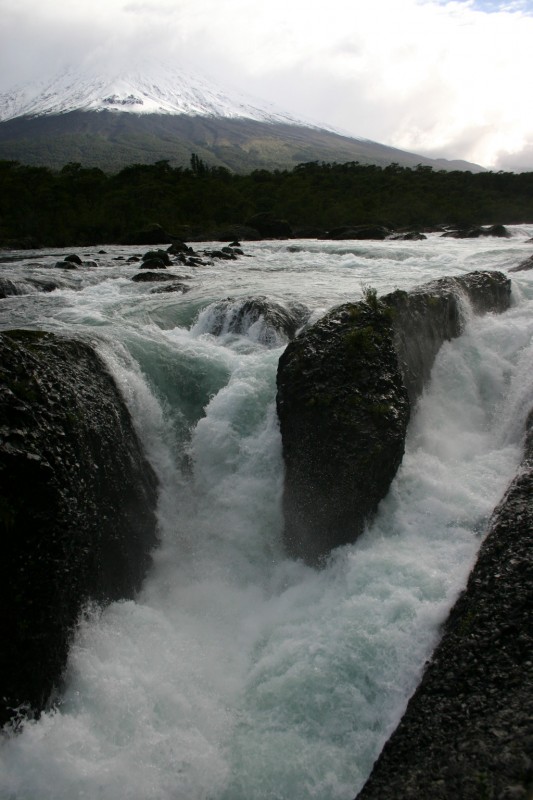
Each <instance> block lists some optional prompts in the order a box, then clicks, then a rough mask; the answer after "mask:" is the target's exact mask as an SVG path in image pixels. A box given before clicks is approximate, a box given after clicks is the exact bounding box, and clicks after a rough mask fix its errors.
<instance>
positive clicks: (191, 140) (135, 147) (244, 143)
mask: <svg viewBox="0 0 533 800" xmlns="http://www.w3.org/2000/svg"><path fill="white" fill-rule="evenodd" d="M191 153H196V154H197V155H198V156H199V157H200V158H201V159H202V160H203V161H204V162H205V163H206V164H207V165H208V166H213V167H216V166H220V167H225V168H227V169H230V170H232V171H235V172H248V171H252V170H255V169H270V170H272V169H291V168H293V167H294V166H295V165H296V164H300V163H305V162H310V161H318V162H321V161H324V162H330V163H331V162H339V163H343V162H346V161H359V162H360V163H362V164H378V165H383V166H385V165H387V164H391V163H398V164H401V165H404V166H411V167H414V166H417V165H418V164H426V165H430V166H435V167H437V168H439V169H442V168H444V169H472V168H474V169H475V165H471V164H467V163H466V162H443V161H439V160H433V159H429V158H424V157H423V156H419V155H416V154H415V153H406V152H404V151H402V150H397V149H396V148H393V147H389V146H387V145H383V144H379V143H377V142H370V141H368V139H361V138H358V137H355V136H352V135H349V134H343V133H341V132H340V131H337V130H335V129H334V128H331V127H329V126H328V125H324V124H320V123H318V124H317V123H316V122H312V121H310V120H305V119H301V118H300V119H299V118H296V117H295V116H293V115H291V114H289V113H287V112H285V111H283V110H280V109H279V108H276V107H275V106H274V105H273V104H270V103H267V102H263V101H258V100H256V99H254V98H250V97H248V96H245V95H244V94H241V93H239V92H236V91H231V90H227V89H222V88H219V87H218V86H216V85H215V84H214V83H213V82H212V81H210V80H209V79H207V78H204V77H201V76H199V75H197V74H191V73H190V72H186V71H185V70H183V69H179V68H175V67H169V66H167V65H166V64H162V63H159V62H154V61H141V62H139V61H137V62H136V64H135V66H134V67H133V68H131V67H128V68H126V69H121V70H114V71H111V70H110V69H106V70H102V69H95V68H94V67H87V66H85V67H83V68H82V67H79V66H76V67H72V66H71V67H69V68H67V69H65V70H64V71H63V72H62V73H61V74H59V75H56V76H55V77H53V78H50V79H47V78H43V79H42V80H41V81H39V82H33V83H32V84H26V85H22V86H18V87H15V88H14V89H12V90H11V91H9V92H5V93H4V94H1V95H0V160H1V159H8V160H16V161H20V162H21V163H24V164H33V165H39V166H48V167H53V168H61V167H62V166H63V165H64V164H66V163H68V162H75V163H80V164H82V165H83V166H90V167H99V168H101V169H105V170H109V171H116V170H118V169H120V168H122V167H125V166H127V165H129V164H134V163H139V164H141V163H142V164H153V163H154V162H156V161H160V160H167V161H169V162H170V163H171V164H172V165H180V166H187V165H188V164H189V162H190V158H191Z"/></svg>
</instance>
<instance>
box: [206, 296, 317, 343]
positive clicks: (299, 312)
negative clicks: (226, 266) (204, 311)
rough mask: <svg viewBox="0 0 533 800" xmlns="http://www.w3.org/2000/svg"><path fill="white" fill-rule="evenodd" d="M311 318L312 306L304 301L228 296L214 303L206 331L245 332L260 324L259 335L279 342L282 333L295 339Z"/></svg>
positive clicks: (219, 332) (270, 341)
mask: <svg viewBox="0 0 533 800" xmlns="http://www.w3.org/2000/svg"><path fill="white" fill-rule="evenodd" d="M308 318H309V309H308V308H307V307H306V306H304V305H302V304H301V303H291V304H289V305H288V306H283V305H281V303H276V302H274V301H273V300H269V299H268V298H266V297H247V298H242V299H240V300H236V299H233V298H231V297H230V298H228V299H227V300H220V301H219V302H217V303H213V304H211V306H210V307H209V320H208V323H207V325H206V331H205V332H206V333H211V334H212V335H213V336H220V335H221V334H223V333H236V334H246V333H248V332H249V331H250V329H251V328H252V326H254V325H258V330H257V339H258V341H261V342H262V343H263V344H267V345H268V344H278V343H279V341H278V338H279V335H281V336H283V337H285V338H287V339H292V338H293V337H294V336H295V334H296V331H297V330H298V329H299V328H300V327H301V326H302V325H303V324H304V323H305V322H306V321H307V319H308Z"/></svg>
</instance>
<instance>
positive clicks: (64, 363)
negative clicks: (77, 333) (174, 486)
mask: <svg viewBox="0 0 533 800" xmlns="http://www.w3.org/2000/svg"><path fill="white" fill-rule="evenodd" d="M0 354H1V361H0V363H1V368H0V378H1V381H0V476H1V481H0V486H1V489H0V530H1V534H2V558H1V560H0V636H1V639H2V648H1V651H0V698H1V700H0V723H4V722H6V721H7V720H9V719H10V717H12V716H13V715H14V714H15V715H16V711H15V710H16V709H17V708H18V707H20V706H22V707H23V709H24V710H28V709H30V710H33V711H36V712H39V710H41V709H42V708H43V707H44V706H45V705H46V703H47V702H48V699H49V697H50V694H51V692H52V690H53V687H54V686H56V685H57V684H58V682H59V681H60V678H61V672H62V669H63V667H64V665H65V662H66V657H67V650H68V644H69V641H70V637H71V634H72V629H73V627H74V625H75V624H76V621H77V618H78V615H79V613H80V611H81V610H82V607H83V606H84V604H85V603H86V602H87V601H89V600H92V601H96V602H100V603H105V602H108V601H111V600H115V599H120V598H127V597H132V596H133V595H134V593H135V592H136V591H137V590H138V589H139V588H140V584H141V581H142V579H143V577H144V574H145V571H146V568H147V566H148V564H149V562H150V550H151V549H152V548H153V546H154V545H155V543H156V520H155V513H154V509H155V504H156V491H157V487H156V480H155V476H154V473H153V471H152V469H151V468H150V466H149V464H148V462H147V461H146V459H145V458H144V456H143V454H142V452H141V448H140V445H139V442H138V439H137V436H136V433H135V431H134V429H133V426H132V423H131V420H130V416H129V413H128V410H127V408H126V406H125V404H124V401H123V400H122V397H121V396H120V394H119V392H118V390H117V388H116V386H115V383H114V382H113V380H112V378H111V376H110V375H109V373H108V372H107V370H106V368H105V366H104V364H103V362H102V361H101V359H100V358H99V357H98V355H97V354H96V353H95V351H94V350H93V349H92V347H91V346H90V345H89V344H86V343H84V342H81V341H74V340H68V339H63V338H60V337H57V336H54V335H52V334H49V333H41V332H37V331H9V332H4V333H2V334H1V335H0Z"/></svg>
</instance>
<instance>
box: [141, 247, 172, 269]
mask: <svg viewBox="0 0 533 800" xmlns="http://www.w3.org/2000/svg"><path fill="white" fill-rule="evenodd" d="M169 250H170V248H169ZM169 250H149V251H148V252H147V253H144V255H143V256H142V261H144V263H145V264H146V263H148V262H151V261H162V262H163V264H164V265H165V266H166V267H170V265H171V264H172V261H171V260H170V256H169V254H168V253H169Z"/></svg>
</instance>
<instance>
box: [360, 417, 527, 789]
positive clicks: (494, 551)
mask: <svg viewBox="0 0 533 800" xmlns="http://www.w3.org/2000/svg"><path fill="white" fill-rule="evenodd" d="M532 497H533V411H532V412H531V413H530V415H529V419H528V422H527V435H526V442H525V452H524V459H523V461H522V465H521V467H520V469H519V472H518V474H517V477H516V478H515V480H514V481H513V482H512V483H511V485H510V487H509V488H508V490H507V492H506V494H505V496H504V498H503V500H502V502H501V503H500V505H499V506H498V507H497V508H496V510H495V512H494V514H493V517H492V520H491V523H490V524H489V531H488V534H487V537H486V538H485V541H484V542H483V544H482V546H481V549H480V553H479V556H478V559H477V563H476V566H475V567H474V569H473V571H472V573H471V575H470V579H469V581H468V585H467V587H466V590H465V591H464V593H463V594H462V595H461V597H460V598H459V600H458V601H457V603H456V604H455V607H454V608H453V610H452V613H451V615H450V617H449V618H448V620H447V622H446V624H445V626H444V633H443V637H442V639H441V642H440V644H439V646H438V647H437V649H436V651H435V653H434V655H433V658H432V659H431V661H430V663H429V664H428V665H427V668H426V671H425V674H424V676H423V679H422V682H421V683H420V685H419V687H418V689H417V690H416V692H415V694H414V695H413V697H412V698H411V701H410V702H409V705H408V707H407V711H406V712H405V714H404V716H403V719H402V721H401V722H400V725H399V726H398V728H397V729H396V731H395V732H394V734H393V735H392V737H391V738H390V739H389V741H388V742H387V744H386V745H385V748H384V750H383V752H382V754H381V756H380V757H379V759H378V761H377V762H376V764H375V765H374V769H373V771H372V773H371V775H370V778H369V779H368V781H367V783H366V785H365V787H364V788H363V790H362V791H361V792H360V793H359V795H358V797H357V800H397V798H402V800H410V798H412V800H426V799H427V800H429V798H431V800H457V798H461V800H483V799H484V798H486V799H487V800H520V799H521V798H523V800H527V798H531V797H532V796H533V761H532V754H533V701H532V692H531V686H532V685H533V632H532V627H531V616H532V613H533V504H532V502H531V498H532Z"/></svg>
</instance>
